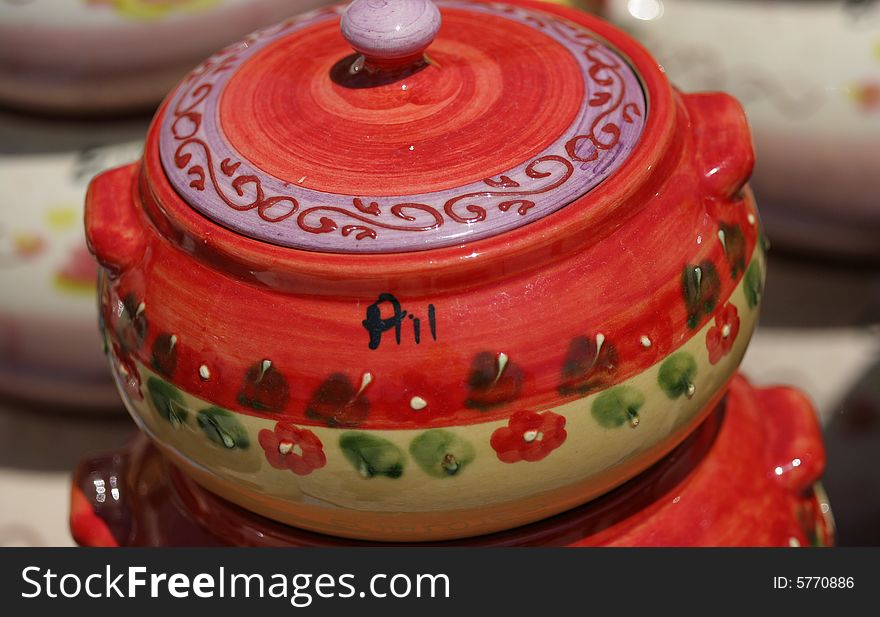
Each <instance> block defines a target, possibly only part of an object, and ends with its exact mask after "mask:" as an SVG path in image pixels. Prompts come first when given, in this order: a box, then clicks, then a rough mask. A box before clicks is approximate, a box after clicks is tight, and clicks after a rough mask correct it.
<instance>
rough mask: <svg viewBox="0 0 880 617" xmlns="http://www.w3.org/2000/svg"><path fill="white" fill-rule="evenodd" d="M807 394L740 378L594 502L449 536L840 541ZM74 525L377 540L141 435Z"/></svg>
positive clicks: (103, 462) (88, 486)
mask: <svg viewBox="0 0 880 617" xmlns="http://www.w3.org/2000/svg"><path fill="white" fill-rule="evenodd" d="M816 434H818V426H817V424H816V420H815V417H814V415H813V412H812V409H811V408H810V406H809V403H808V402H807V401H806V400H805V399H804V397H803V396H802V395H800V394H799V393H798V392H796V391H794V390H791V389H789V388H768V389H755V388H752V387H751V386H750V385H749V384H748V383H747V382H746V381H745V380H744V379H742V378H741V377H738V378H736V379H735V380H734V381H733V383H732V384H731V387H730V391H729V393H728V395H727V397H726V398H725V400H724V401H723V402H722V403H721V404H720V405H719V406H718V407H717V409H716V410H715V411H714V412H713V413H712V414H711V415H710V416H709V418H708V419H707V420H706V421H705V422H704V423H703V424H702V425H701V426H700V428H698V429H697V430H696V431H695V432H694V433H693V434H692V435H691V436H690V437H688V438H687V440H685V442H684V443H682V444H681V445H680V446H679V447H678V448H676V449H675V450H674V451H673V452H672V453H670V454H669V455H668V456H666V457H665V458H664V459H663V460H661V461H660V462H659V463H657V464H656V465H654V466H653V467H651V468H650V469H649V470H647V471H646V472H644V473H643V474H641V475H640V476H638V477H637V478H635V479H633V480H631V481H630V482H628V483H626V484H624V485H623V486H621V487H619V488H617V489H615V490H613V491H611V492H610V493H608V494H606V495H604V496H602V497H600V498H598V499H596V500H593V501H591V502H590V503H588V504H587V505H585V506H582V507H580V508H577V509H574V510H571V511H569V512H566V513H564V514H561V515H558V516H555V517H552V518H549V519H546V520H544V521H541V522H538V523H535V524H531V525H527V526H524V527H519V528H516V529H512V530H509V531H506V532H501V533H495V534H491V535H486V536H479V537H476V538H469V539H465V540H458V541H454V542H447V543H438V544H441V545H467V546H808V545H819V546H827V545H831V544H832V543H833V540H834V525H833V521H832V518H831V514H830V509H829V506H828V502H827V499H826V497H825V495H824V493H823V491H822V490H821V487H820V486H819V485H818V484H816V483H815V481H816V479H817V478H818V475H819V474H821V470H822V467H823V466H824V452H823V451H822V449H821V442H818V443H819V444H820V445H819V446H818V447H817V446H816V445H815V444H816V441H815V437H816ZM70 526H71V532H72V534H73V537H74V539H75V540H76V541H77V542H78V543H79V544H81V545H84V546H218V545H240V546H352V545H369V544H370V543H368V542H358V541H353V540H346V539H343V538H335V537H331V536H324V535H320V534H315V533H311V532H307V531H302V530H298V529H296V528H294V527H289V526H286V525H283V524H280V523H276V522H274V521H271V520H269V519H266V518H263V517H261V516H258V515H255V514H252V513H250V512H248V511H246V510H244V509H242V508H240V507H238V506H235V505H233V504H231V503H229V502H226V501H224V500H222V499H220V498H219V497H216V496H214V495H213V494H211V493H209V492H207V491H205V490H204V489H202V488H200V487H199V486H198V485H197V484H195V483H194V482H193V481H192V480H190V479H188V478H187V477H186V476H184V475H183V474H182V473H181V472H180V471H178V470H177V469H176V468H175V467H174V466H173V465H171V464H170V463H169V462H168V461H167V460H165V459H164V458H163V457H162V455H161V454H160V453H159V452H158V450H156V449H155V448H154V447H153V446H152V445H150V442H149V440H148V439H147V438H146V437H145V436H143V435H139V436H138V437H137V438H136V439H134V440H133V441H132V442H131V443H129V444H128V445H127V446H126V447H124V448H123V449H121V450H119V451H117V452H113V453H111V454H108V455H105V456H101V457H94V458H89V459H86V460H85V461H83V462H82V463H81V464H80V465H79V467H78V469H77V470H76V473H75V475H74V480H73V490H72V502H71V515H70Z"/></svg>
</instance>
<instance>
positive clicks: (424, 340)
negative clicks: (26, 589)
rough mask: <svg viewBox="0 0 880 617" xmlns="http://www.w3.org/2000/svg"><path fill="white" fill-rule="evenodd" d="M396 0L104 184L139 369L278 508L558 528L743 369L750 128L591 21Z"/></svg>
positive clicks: (269, 42) (167, 135)
mask: <svg viewBox="0 0 880 617" xmlns="http://www.w3.org/2000/svg"><path fill="white" fill-rule="evenodd" d="M377 6H378V7H379V9H380V10H379V13H378V14H375V13H373V12H372V11H373V10H374V9H375V8H376V7H377ZM382 6H383V3H377V4H374V3H371V2H369V1H367V2H362V3H360V4H358V3H356V4H353V5H352V8H351V9H348V13H346V14H345V15H346V21H344V22H343V24H342V25H343V28H342V30H343V31H344V32H345V34H346V37H347V40H346V38H344V37H343V35H342V34H341V33H340V14H341V13H342V11H343V10H344V9H343V8H340V7H335V8H328V9H324V10H320V11H317V12H313V13H310V14H306V15H303V16H299V17H297V18H295V19H292V20H289V21H287V22H283V23H282V24H279V25H278V26H275V27H272V28H269V29H267V30H264V31H262V32H260V33H257V34H256V35H254V36H253V37H251V38H250V39H248V40H247V41H246V42H245V43H243V44H240V45H233V46H230V47H228V48H227V49H226V50H224V51H223V52H221V53H220V54H219V55H217V56H214V57H212V58H211V59H210V60H208V61H207V62H206V63H204V64H203V65H201V66H200V67H199V68H198V69H197V70H196V71H195V72H194V73H192V74H191V75H190V76H189V77H188V78H187V79H186V80H185V81H184V82H183V83H182V84H181V85H180V86H179V87H178V88H177V89H176V90H175V91H174V92H173V93H172V94H171V95H170V96H169V98H168V99H167V100H166V102H165V104H164V105H163V106H162V107H161V109H160V110H159V112H158V113H157V115H156V117H155V120H154V122H153V125H152V127H151V129H150V132H149V135H148V138H147V145H146V149H145V154H144V158H143V160H142V161H140V162H138V163H135V164H132V165H129V166H126V167H122V168H118V169H115V170H112V171H108V172H106V173H104V174H102V175H100V176H98V177H97V178H96V179H95V180H94V181H93V183H92V185H91V188H90V192H89V196H88V199H87V205H86V226H87V235H88V240H89V244H90V246H91V248H92V250H93V251H94V253H95V254H96V255H97V257H98V259H99V260H100V262H101V264H102V266H103V276H102V282H101V290H100V294H101V306H102V309H103V316H104V325H105V335H106V337H107V347H108V348H109V349H110V350H111V352H112V353H111V356H112V364H113V367H114V371H115V374H116V376H117V380H118V382H119V386H120V390H121V392H122V393H123V396H124V397H125V400H126V404H127V405H128V408H129V410H130V411H131V413H132V415H133V416H134V418H135V419H136V420H137V421H138V423H139V424H140V426H141V427H142V429H143V430H144V431H145V432H146V433H147V434H148V435H150V436H151V437H152V438H153V440H154V441H155V443H156V444H157V445H158V446H159V448H160V449H161V450H162V452H163V453H164V454H165V455H167V456H168V457H169V458H170V459H171V460H173V461H174V462H175V463H176V464H178V465H179V466H180V467H181V468H182V469H183V470H184V471H185V472H186V473H187V474H189V475H190V476H191V477H192V478H194V479H195V480H196V481H197V482H198V483H200V484H201V485H202V486H204V487H206V488H207V489H209V490H210V491H213V492H215V493H217V494H219V495H221V496H223V497H224V498H226V499H228V500H230V501H232V502H234V503H237V504H239V505H242V506H244V507H245V508H247V509H250V510H253V511H255V512H258V513H260V514H262V515H265V516H268V517H269V518H273V519H276V520H278V521H282V522H285V523H289V524H291V525H295V526H298V527H301V528H305V529H310V530H314V531H319V532H323V533H329V534H334V535H340V536H345V537H352V538H365V539H372V540H417V541H421V540H441V539H446V538H455V537H462V536H470V535H478V534H483V533H488V532H493V531H497V530H500V529H505V528H510V527H514V526H518V525H522V524H525V523H528V522H531V521H535V520H538V519H543V518H546V517H548V516H551V515H553V514H556V513H558V512H561V511H563V510H566V509H569V508H572V507H574V506H576V505H578V504H581V503H584V502H586V501H588V500H590V499H591V498H593V497H595V496H597V495H599V494H602V493H604V492H606V491H608V490H609V489H611V488H612V487H614V486H616V485H619V484H620V483H622V482H624V481H626V480H627V479H629V478H632V477H633V476H635V475H636V474H638V473H639V472H641V471H643V470H644V469H645V468H647V467H648V466H649V465H651V464H652V463H654V462H656V461H657V460H658V459H659V458H661V457H662V456H663V455H665V454H667V453H668V452H669V451H670V450H671V449H672V448H673V447H675V446H676V445H677V444H678V443H680V442H681V440H682V439H684V438H685V436H686V435H687V434H688V433H690V432H691V431H692V430H693V429H694V427H695V426H697V425H698V424H699V422H700V421H701V420H703V419H704V418H705V417H706V414H708V413H709V411H710V410H711V409H712V408H713V406H714V405H715V404H717V402H718V400H719V399H720V397H721V396H722V394H723V392H724V388H725V386H726V384H727V382H728V381H729V379H730V378H731V376H732V375H733V373H734V371H735V369H736V367H737V365H738V364H739V362H740V359H741V357H742V355H743V353H744V351H745V348H746V345H747V341H748V339H749V336H750V335H751V332H752V330H753V328H754V324H755V319H756V316H757V308H758V303H759V298H760V294H761V286H762V282H763V268H764V261H763V253H762V248H761V242H760V233H759V228H758V223H757V214H756V212H755V206H754V201H753V199H752V195H751V192H750V191H749V190H748V189H747V188H746V187H745V182H746V180H747V178H748V176H749V173H750V171H751V168H752V162H753V154H752V146H751V142H750V139H749V133H748V128H747V125H746V121H745V117H744V115H743V113H742V110H741V108H740V107H739V105H738V104H737V103H736V102H735V101H734V100H733V99H732V98H730V97H729V96H726V95H723V94H707V95H684V94H681V93H679V92H677V91H675V90H673V89H672V88H671V87H670V85H669V83H668V82H667V81H666V78H665V76H664V75H663V73H662V71H661V70H659V68H658V66H657V64H656V62H655V61H654V60H653V59H652V58H651V56H650V55H648V53H647V52H645V50H643V49H642V48H641V47H640V46H639V45H638V44H636V43H635V42H634V41H633V40H632V39H630V38H628V37H627V36H625V35H624V34H622V33H621V32H619V31H618V30H616V29H614V28H613V27H611V26H609V25H608V24H606V23H604V22H602V21H600V20H598V19H596V18H594V17H590V16H588V15H586V14H584V13H581V12H579V11H574V10H571V9H566V8H562V7H556V6H552V5H543V4H533V3H525V2H522V3H521V2H512V3H510V4H486V3H480V2H468V1H448V2H442V3H438V6H439V7H440V10H439V13H438V12H437V11H436V10H435V9H433V5H430V4H424V3H421V2H415V1H413V2H404V3H401V4H399V5H393V6H395V7H398V8H400V7H402V8H400V10H401V11H403V13H402V14H403V17H400V16H399V14H398V13H395V12H392V14H391V16H390V18H389V17H388V15H387V14H383V13H382V12H381V9H382ZM357 7H359V8H357ZM407 16H409V17H407ZM439 16H442V26H441V27H439V30H438V25H439V24H438V21H439V20H438V17H439ZM386 18H388V19H387V21H388V22H389V23H390V25H389V23H386V21H385V20H386ZM398 19H399V20H402V22H400V23H403V24H404V26H406V25H407V24H410V23H412V24H415V25H414V26H413V28H407V27H402V28H399V29H398V28H396V27H395V24H396V23H397V22H396V21H395V20H398ZM377 23H378V26H377V25H376V24H377ZM376 32H379V35H377V34H376ZM383 32H385V33H387V32H397V33H402V34H400V35H399V36H400V38H394V37H393V36H391V37H386V36H384V35H382V36H380V35H381V34H382V33H383ZM435 35H436V38H433V37H434V36H435ZM432 41H433V42H432ZM301 46H307V47H308V49H309V53H303V52H302V51H301V49H302V48H301ZM352 47H355V48H357V49H358V50H360V52H359V53H352V52H351V48H352ZM426 47H427V49H425V48H426ZM502 52H504V53H502ZM549 92H552V93H554V94H553V96H552V97H550V96H548V95H547V93H549Z"/></svg>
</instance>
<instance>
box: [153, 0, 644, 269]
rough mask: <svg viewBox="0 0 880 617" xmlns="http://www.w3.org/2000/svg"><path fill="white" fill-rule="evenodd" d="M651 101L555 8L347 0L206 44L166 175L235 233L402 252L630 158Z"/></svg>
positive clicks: (164, 153)
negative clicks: (218, 45)
mask: <svg viewBox="0 0 880 617" xmlns="http://www.w3.org/2000/svg"><path fill="white" fill-rule="evenodd" d="M438 7H439V10H438ZM340 22H341V23H340ZM645 114H646V100H645V95H644V92H643V90H642V86H641V84H640V81H639V79H638V77H637V75H636V73H635V71H634V70H633V68H632V67H631V66H630V65H629V64H628V63H627V61H626V60H625V59H624V58H623V57H622V56H621V55H620V53H619V52H618V51H617V50H615V49H614V48H612V47H611V46H610V44H609V43H607V42H606V41H604V40H602V39H601V38H600V37H598V35H596V34H595V33H593V32H591V31H590V30H589V29H588V28H587V27H586V26H584V25H582V24H579V23H576V22H574V21H570V20H567V19H565V18H563V17H560V16H559V15H557V14H554V13H550V12H545V11H542V10H540V9H538V8H531V7H524V6H519V5H515V4H499V3H483V2H475V1H468V0H441V1H438V2H437V3H436V5H435V4H434V3H432V2H431V1H430V0H355V2H353V3H352V4H351V5H350V6H348V7H331V8H326V9H321V10H318V11H314V12H311V13H307V14H304V15H301V16H298V17H295V18H292V19H290V20H288V21H285V22H283V23H280V24H278V25H276V26H273V27H270V28H268V29H265V30H262V31H260V32H257V33H255V34H253V35H251V36H250V37H249V38H247V39H246V40H244V41H242V42H240V43H238V44H235V45H232V46H230V47H228V48H226V49H224V50H222V51H221V52H219V53H218V54H216V55H215V56H213V57H212V58H210V59H209V60H207V61H206V62H204V63H203V64H202V65H201V66H199V67H198V68H197V69H196V70H195V71H193V73H192V74H190V75H189V77H188V78H187V79H186V80H184V82H183V83H182V84H181V85H180V86H179V87H178V89H177V91H176V92H175V93H174V94H173V95H172V97H171V98H170V100H169V102H168V105H167V107H166V110H165V112H164V117H163V119H162V120H161V127H160V139H159V151H160V152H159V153H160V157H161V161H162V165H163V168H164V170H165V173H166V174H167V176H168V178H169V180H170V182H171V184H172V185H173V186H174V188H175V189H176V191H177V192H178V193H179V194H180V195H181V196H182V197H183V198H184V199H185V200H186V201H187V202H188V203H189V204H190V205H191V206H192V207H193V208H195V209H196V210H197V211H199V212H200V213H202V214H203V215H205V216H207V217H209V218H210V219H212V220H214V221H215V222H217V223H219V224H221V225H224V226H225V227H228V228H230V229H232V230H234V231H236V232H238V233H240V234H243V235H246V236H249V237H252V238H255V239H258V240H262V241H266V242H271V243H274V244H279V245H283V246H289V247H295V248H300V249H306V250H312V251H325V252H340V253H351V252H361V253H388V252H403V251H414V250H423V249H429V248H438V247H443V246H450V245H456V244H461V243H463V242H467V241H471V240H476V239H479V238H485V237H489V236H493V235H496V234H499V233H502V232H504V231H507V230H510V229H513V228H516V227H519V226H522V225H525V224H528V223H530V222H532V221H535V220H537V219H538V218H541V217H543V216H546V215H548V214H550V213H552V212H554V211H556V210H558V209H560V208H562V207H564V206H566V205H568V204H570V203H572V202H573V201H574V200H576V199H578V198H579V197H582V196H584V195H585V194H587V193H588V192H589V191H590V190H592V189H594V188H595V187H596V186H597V185H599V184H600V183H601V182H602V181H603V180H605V179H606V178H607V177H608V176H610V175H611V174H612V173H613V172H614V171H615V170H616V169H618V168H619V167H620V166H621V164H622V163H623V162H624V161H625V160H626V159H627V158H628V156H629V154H630V153H631V152H632V150H633V148H634V146H635V144H636V143H637V141H638V139H639V136H640V135H641V132H642V128H643V126H644V122H645ZM572 207H589V206H588V204H587V203H579V204H577V205H573V206H572Z"/></svg>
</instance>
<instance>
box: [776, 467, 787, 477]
mask: <svg viewBox="0 0 880 617" xmlns="http://www.w3.org/2000/svg"><path fill="white" fill-rule="evenodd" d="M784 471H785V470H784V469H783V468H782V467H777V468H776V469H774V470H773V473H775V474H776V475H777V476H781V475H782V473H783V472H784Z"/></svg>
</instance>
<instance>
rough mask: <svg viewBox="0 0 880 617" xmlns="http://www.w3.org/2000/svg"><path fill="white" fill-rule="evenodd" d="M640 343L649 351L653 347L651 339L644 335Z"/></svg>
mask: <svg viewBox="0 0 880 617" xmlns="http://www.w3.org/2000/svg"><path fill="white" fill-rule="evenodd" d="M639 341H640V342H641V343H642V347H644V348H645V349H648V348H649V347H650V346H651V339H649V338H648V337H647V336H644V335H642V338H640V339H639Z"/></svg>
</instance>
